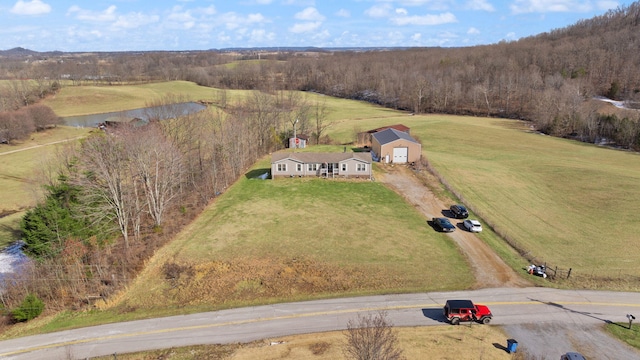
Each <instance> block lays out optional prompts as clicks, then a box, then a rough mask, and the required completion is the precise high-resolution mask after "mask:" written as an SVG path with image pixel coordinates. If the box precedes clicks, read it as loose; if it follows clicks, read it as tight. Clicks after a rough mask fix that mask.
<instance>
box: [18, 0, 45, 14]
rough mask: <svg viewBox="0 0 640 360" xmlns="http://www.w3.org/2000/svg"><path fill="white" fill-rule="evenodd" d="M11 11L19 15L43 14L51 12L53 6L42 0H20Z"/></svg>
mask: <svg viewBox="0 0 640 360" xmlns="http://www.w3.org/2000/svg"><path fill="white" fill-rule="evenodd" d="M10 11H11V13H12V14H17V15H42V14H47V13H49V12H51V6H50V5H49V4H47V3H43V2H42V1H40V0H31V1H22V0H18V2H17V3H15V5H13V7H12V8H11V10H10Z"/></svg>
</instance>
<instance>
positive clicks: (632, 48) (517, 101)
mask: <svg viewBox="0 0 640 360" xmlns="http://www.w3.org/2000/svg"><path fill="white" fill-rule="evenodd" d="M639 25H640V3H639V2H635V3H633V4H631V5H629V6H626V7H620V8H618V9H616V10H611V11H609V12H607V13H606V14H604V15H602V16H598V17H595V18H592V19H589V20H583V21H580V22H578V23H576V24H574V25H572V26H569V27H566V28H563V29H557V30H553V31H550V32H548V33H543V34H540V35H537V36H532V37H529V38H524V39H521V40H519V41H513V42H500V43H498V44H493V45H485V46H473V47H464V48H411V49H388V50H387V51H382V50H379V49H378V50H372V51H365V50H364V49H363V50H362V51H353V50H350V51H346V50H345V51H335V50H333V51H328V50H327V51H324V52H323V51H317V50H316V51H313V52H283V51H273V52H271V53H269V52H264V51H262V52H260V51H257V50H256V51H251V50H246V51H238V52H236V53H230V52H216V51H194V52H180V53H177V52H139V53H132V52H131V53H96V54H94V55H93V56H88V55H86V54H83V55H82V56H77V57H74V56H73V54H64V57H62V55H60V58H58V59H54V58H50V57H47V58H42V59H35V58H33V55H32V57H31V59H32V61H31V62H30V63H25V62H24V61H23V60H21V61H20V62H19V61H18V60H12V59H7V61H4V62H2V63H0V77H4V78H34V77H36V78H44V77H47V78H55V79H67V80H68V81H72V82H73V83H76V84H86V83H103V84H104V83H118V82H125V81H126V82H132V81H134V82H140V81H151V80H178V79H181V80H189V81H193V82H196V83H198V84H201V85H205V86H211V87H220V88H229V89H259V90H264V91H269V92H273V91H276V90H305V91H316V92H320V93H323V94H328V95H332V96H337V97H343V98H348V99H358V100H365V101H369V102H372V103H376V104H380V105H382V106H386V107H390V108H395V109H402V110H406V111H411V112H414V113H448V114H463V115H480V116H492V117H502V118H513V119H521V120H527V121H531V122H532V123H533V124H534V125H535V126H536V127H537V128H538V129H539V130H540V131H543V132H545V133H548V134H552V135H556V136H566V137H572V138H576V139H581V140H583V141H590V142H601V141H603V140H608V141H613V142H615V143H617V144H619V145H621V146H624V147H630V148H638V147H639V146H640V142H639V140H638V134H640V129H639V127H638V122H639V115H638V111H628V112H624V111H623V112H617V113H615V114H603V113H602V112H601V111H599V107H598V106H595V105H594V106H591V105H589V100H590V99H592V98H593V97H594V96H606V97H608V98H611V99H615V100H626V101H628V102H630V104H633V103H634V102H636V103H637V102H640V71H638V64H640V26H639Z"/></svg>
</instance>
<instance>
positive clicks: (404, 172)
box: [376, 165, 532, 289]
mask: <svg viewBox="0 0 640 360" xmlns="http://www.w3.org/2000/svg"><path fill="white" fill-rule="evenodd" d="M385 170H386V173H382V174H378V175H377V178H376V180H377V181H380V182H382V183H384V184H385V185H387V186H388V187H389V188H391V189H393V190H394V191H395V192H397V193H398V194H400V195H402V196H403V197H404V198H405V199H406V200H407V201H408V202H409V203H411V204H412V205H413V206H415V208H416V209H417V210H418V211H420V212H421V213H422V214H423V215H424V216H425V220H427V221H429V222H430V221H431V219H432V218H434V217H449V218H450V220H451V223H452V224H454V225H455V226H456V227H457V229H456V230H455V231H454V232H452V233H450V234H448V236H449V237H450V238H451V240H452V241H454V242H455V243H456V245H457V246H458V248H459V249H460V251H461V252H462V253H463V254H464V256H465V257H466V258H467V261H468V263H469V264H470V266H471V268H472V269H473V273H474V275H475V279H476V282H475V284H474V288H476V289H479V288H497V287H526V286H532V284H531V283H529V282H528V281H526V280H524V279H523V278H521V277H520V276H518V274H517V273H516V272H515V271H514V270H513V269H511V268H510V267H509V266H508V265H507V264H506V263H505V262H504V261H503V260H502V259H501V258H500V257H498V255H496V254H495V253H494V251H493V250H492V249H491V248H490V247H489V246H488V245H487V244H485V243H484V242H483V241H482V240H480V239H479V238H478V237H477V236H476V235H475V234H473V233H470V232H468V231H466V230H464V227H463V226H462V221H461V220H456V219H452V218H451V217H450V216H449V215H450V213H449V210H448V209H449V206H450V204H447V203H445V202H444V201H442V200H441V199H439V198H438V197H437V196H435V194H434V193H433V192H432V191H431V190H430V189H429V188H428V187H427V186H426V185H425V183H424V181H425V180H424V178H423V177H419V176H418V175H417V174H416V172H415V171H413V170H411V169H409V168H408V167H406V166H402V165H395V166H394V165H385ZM425 226H427V224H426V223H425ZM434 231H435V230H434Z"/></svg>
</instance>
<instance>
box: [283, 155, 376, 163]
mask: <svg viewBox="0 0 640 360" xmlns="http://www.w3.org/2000/svg"><path fill="white" fill-rule="evenodd" d="M285 159H291V160H294V161H298V162H301V163H304V164H308V163H339V162H341V161H345V160H349V159H355V160H359V161H363V162H367V163H371V153H369V152H342V153H311V152H296V153H286V152H277V153H274V154H273V155H271V163H276V162H278V161H282V160H285Z"/></svg>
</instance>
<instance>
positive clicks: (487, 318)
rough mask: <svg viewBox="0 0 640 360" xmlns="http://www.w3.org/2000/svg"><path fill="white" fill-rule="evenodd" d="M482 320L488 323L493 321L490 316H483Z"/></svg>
mask: <svg viewBox="0 0 640 360" xmlns="http://www.w3.org/2000/svg"><path fill="white" fill-rule="evenodd" d="M480 321H481V322H482V323H483V324H485V325H487V324H488V323H490V322H491V318H490V317H483V318H482V319H480Z"/></svg>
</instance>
